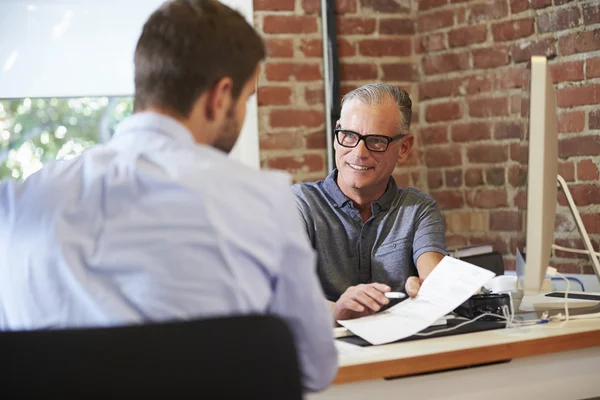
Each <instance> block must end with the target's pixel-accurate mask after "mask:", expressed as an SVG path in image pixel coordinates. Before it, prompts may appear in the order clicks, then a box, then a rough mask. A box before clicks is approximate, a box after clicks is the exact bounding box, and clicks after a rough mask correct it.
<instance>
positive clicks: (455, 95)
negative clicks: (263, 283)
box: [254, 0, 600, 273]
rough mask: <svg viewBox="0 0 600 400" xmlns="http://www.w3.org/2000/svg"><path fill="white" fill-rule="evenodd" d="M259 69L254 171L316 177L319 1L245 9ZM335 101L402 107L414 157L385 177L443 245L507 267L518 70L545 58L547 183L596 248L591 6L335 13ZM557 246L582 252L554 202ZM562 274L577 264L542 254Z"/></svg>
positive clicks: (580, 267) (554, 1) (414, 2)
mask: <svg viewBox="0 0 600 400" xmlns="http://www.w3.org/2000/svg"><path fill="white" fill-rule="evenodd" d="M254 8H255V24H256V27H257V28H258V29H259V31H261V33H262V34H263V35H264V37H265V39H266V42H267V45H268V51H269V59H268V61H267V63H266V65H265V68H264V69H263V71H262V73H261V78H260V84H259V86H260V89H259V92H258V102H259V130H260V148H261V162H262V165H263V167H268V168H280V169H285V170H288V171H290V172H291V173H292V174H293V176H294V179H295V180H297V181H303V180H315V179H321V178H323V177H324V176H325V168H326V166H325V155H326V151H325V133H324V120H325V109H324V101H323V85H322V57H321V52H322V50H321V34H320V16H319V9H320V1H318V0H254ZM337 12H338V19H337V27H338V33H339V37H338V39H339V40H338V45H339V54H340V62H341V74H342V94H343V93H345V92H347V91H348V90H349V89H351V88H353V87H356V86H359V85H360V84H362V83H366V82H372V81H385V82H387V83H394V84H396V85H398V86H400V87H402V88H405V89H406V90H408V91H409V93H410V94H411V98H412V99H413V104H414V106H413V111H414V115H413V131H414V133H416V135H417V148H416V151H415V152H414V156H413V158H412V159H411V160H410V162H409V164H408V165H406V166H404V167H402V168H398V169H397V170H396V172H395V174H394V175H395V177H396V178H397V181H398V184H399V185H400V186H407V185H410V186H414V187H417V188H419V189H421V190H423V191H425V192H428V193H430V194H431V195H432V196H434V197H435V198H436V199H437V200H438V202H439V205H440V207H441V208H442V210H443V212H444V215H445V217H446V224H447V241H448V244H449V246H451V247H452V246H459V245H468V244H477V243H483V242H492V243H494V244H495V247H496V249H498V250H499V251H501V252H502V253H504V254H505V263H506V265H507V267H508V268H514V257H513V256H512V254H514V247H515V243H516V238H517V233H516V231H517V230H519V229H521V227H522V226H523V221H521V220H520V218H519V214H518V213H517V211H516V204H517V203H516V202H515V197H516V187H515V185H516V182H517V181H516V180H517V177H518V176H517V171H518V170H517V168H518V167H517V161H516V151H515V149H516V148H517V147H518V144H519V136H520V134H521V129H522V121H521V117H520V116H521V114H520V95H521V87H522V83H523V82H522V78H523V71H524V68H525V66H526V61H527V60H528V59H529V57H530V56H531V55H533V54H540V55H547V56H549V57H550V58H551V61H550V66H551V73H552V76H553V78H554V80H555V84H556V86H555V87H556V90H557V102H558V106H559V124H560V134H559V135H560V137H559V140H560V147H559V155H560V163H559V173H560V174H561V175H562V176H563V177H564V178H565V179H566V180H567V182H568V183H569V186H570V188H571V191H572V193H573V195H574V198H575V201H576V203H577V205H578V206H579V210H580V212H581V214H582V218H583V221H584V223H585V225H586V227H587V229H588V231H589V232H590V233H591V236H592V238H593V242H594V243H595V245H596V249H598V243H599V242H600V185H599V180H600V177H599V172H598V167H599V164H600V107H598V104H600V2H599V1H596V0H580V1H577V0H575V1H573V0H466V1H465V0H338V1H337ZM559 201H560V204H561V206H560V207H559V209H558V216H557V223H556V226H557V234H556V237H557V241H556V242H557V244H562V245H566V246H576V247H582V242H581V240H580V239H579V237H578V233H577V230H576V228H575V225H574V223H573V221H572V219H571V216H570V214H569V212H568V210H567V209H566V207H565V206H564V205H565V204H566V203H565V201H564V198H562V197H561V196H559ZM554 264H555V265H557V266H559V269H560V270H561V271H563V272H576V273H579V272H586V273H591V272H592V270H591V266H590V265H589V260H588V259H587V256H576V255H575V256H573V255H570V254H565V253H562V252H556V254H555V257H554Z"/></svg>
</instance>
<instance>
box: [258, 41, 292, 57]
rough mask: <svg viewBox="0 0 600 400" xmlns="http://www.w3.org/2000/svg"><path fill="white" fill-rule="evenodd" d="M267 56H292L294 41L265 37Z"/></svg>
mask: <svg viewBox="0 0 600 400" xmlns="http://www.w3.org/2000/svg"><path fill="white" fill-rule="evenodd" d="M265 46H266V48H267V55H268V57H270V58H271V57H294V43H293V41H292V39H275V38H267V39H265Z"/></svg>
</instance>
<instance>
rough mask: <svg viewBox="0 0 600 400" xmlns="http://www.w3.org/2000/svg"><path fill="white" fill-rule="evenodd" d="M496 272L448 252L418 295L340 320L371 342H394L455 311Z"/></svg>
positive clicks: (342, 323) (375, 343)
mask: <svg viewBox="0 0 600 400" xmlns="http://www.w3.org/2000/svg"><path fill="white" fill-rule="evenodd" d="M494 275H495V274H494V273H493V272H491V271H488V270H485V269H483V268H480V267H477V266H475V265H472V264H469V263H466V262H464V261H461V260H459V259H455V258H452V257H448V256H446V257H444V258H443V259H442V261H441V262H440V263H439V264H438V265H437V267H435V268H434V269H433V271H432V272H431V274H429V276H428V277H427V279H425V281H424V282H423V285H422V286H421V289H419V293H418V295H417V297H415V298H414V299H407V300H405V301H403V302H401V303H399V304H397V305H395V306H394V307H391V308H389V309H387V310H385V311H382V312H380V313H377V314H374V315H370V316H367V317H362V318H357V319H350V320H345V321H338V322H339V323H340V325H342V326H345V327H346V328H348V329H349V330H350V331H352V332H353V333H354V334H355V335H357V336H360V337H361V338H363V339H365V340H366V341H367V342H369V343H371V344H374V345H377V344H384V343H390V342H394V341H396V340H400V339H403V338H405V337H408V336H411V335H414V334H415V333H417V332H419V331H422V330H423V329H425V328H427V327H428V326H430V325H431V324H433V323H434V322H435V321H436V320H437V319H438V318H441V317H443V316H444V315H446V314H448V313H449V312H451V311H453V310H454V309H455V308H456V307H458V306H459V305H461V304H462V303H463V302H464V301H466V300H467V299H468V298H469V297H471V296H472V295H474V294H475V293H476V292H477V291H478V290H479V289H480V288H481V287H482V286H483V285H484V284H485V283H486V282H487V281H488V280H490V279H491V278H493V277H494Z"/></svg>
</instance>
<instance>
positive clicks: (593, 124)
mask: <svg viewBox="0 0 600 400" xmlns="http://www.w3.org/2000/svg"><path fill="white" fill-rule="evenodd" d="M589 128H590V129H600V110H594V111H590V121H589Z"/></svg>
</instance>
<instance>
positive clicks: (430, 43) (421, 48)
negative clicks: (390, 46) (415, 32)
mask: <svg viewBox="0 0 600 400" xmlns="http://www.w3.org/2000/svg"><path fill="white" fill-rule="evenodd" d="M415 43H416V44H415V48H416V52H417V53H426V52H431V51H437V50H444V49H445V48H446V36H445V34H443V33H432V34H430V35H424V36H421V37H419V38H417V39H415Z"/></svg>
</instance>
